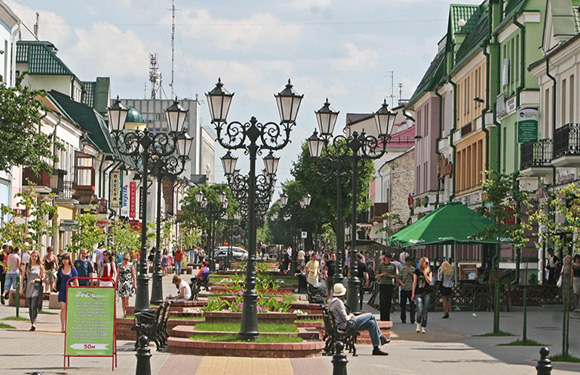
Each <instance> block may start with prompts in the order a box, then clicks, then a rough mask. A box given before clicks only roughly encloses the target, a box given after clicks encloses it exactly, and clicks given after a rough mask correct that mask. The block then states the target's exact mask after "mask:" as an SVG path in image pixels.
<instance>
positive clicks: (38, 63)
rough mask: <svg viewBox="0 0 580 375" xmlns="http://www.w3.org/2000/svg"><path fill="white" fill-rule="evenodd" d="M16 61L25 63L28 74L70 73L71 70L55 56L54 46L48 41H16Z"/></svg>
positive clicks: (71, 73) (71, 74)
mask: <svg viewBox="0 0 580 375" xmlns="http://www.w3.org/2000/svg"><path fill="white" fill-rule="evenodd" d="M16 46H17V48H16V62H17V63H27V64H28V72H29V73H30V74H43V75H70V76H74V74H73V72H72V71H71V70H70V69H69V68H68V67H67V66H66V65H65V63H63V62H62V60H61V59H60V58H58V56H56V47H55V46H54V44H52V43H50V42H41V41H22V40H20V41H18V42H16Z"/></svg>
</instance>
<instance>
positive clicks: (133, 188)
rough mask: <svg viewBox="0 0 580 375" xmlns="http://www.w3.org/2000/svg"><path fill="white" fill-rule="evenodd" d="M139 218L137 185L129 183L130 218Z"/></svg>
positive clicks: (133, 182) (132, 182)
mask: <svg viewBox="0 0 580 375" xmlns="http://www.w3.org/2000/svg"><path fill="white" fill-rule="evenodd" d="M136 216H137V183H136V182H135V181H131V183H129V217H133V218H134V217H136Z"/></svg>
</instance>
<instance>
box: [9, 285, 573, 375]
mask: <svg viewBox="0 0 580 375" xmlns="http://www.w3.org/2000/svg"><path fill="white" fill-rule="evenodd" d="M164 288H165V291H166V294H168V293H169V292H173V288H172V286H171V285H170V283H169V281H168V280H165V282H164ZM45 305H46V304H45ZM365 308H366V309H369V310H372V309H370V308H369V307H368V306H365ZM52 312H58V311H57V310H52ZM14 314H15V308H14V307H7V306H0V319H4V318H6V317H9V316H14ZM20 316H23V317H27V316H28V315H27V309H26V308H23V309H21V310H20ZM561 317H562V315H561V308H560V307H559V306H548V307H543V308H541V307H533V308H530V313H529V316H528V327H529V333H528V337H529V338H530V339H534V340H536V341H540V342H542V343H544V344H547V345H550V350H551V352H552V354H555V353H560V352H561V329H560V327H561ZM392 318H393V319H394V329H393V331H394V335H393V340H392V342H391V343H390V344H388V345H386V346H385V347H384V348H385V350H387V351H388V352H389V353H390V355H389V356H388V357H376V356H372V355H370V353H371V350H372V348H371V347H370V346H368V345H360V346H359V347H358V352H359V356H357V357H352V356H350V355H349V356H348V361H349V363H348V366H347V368H348V373H349V374H351V375H352V374H354V375H374V374H377V375H378V374H380V375H384V374H385V373H397V374H418V373H422V372H428V373H429V374H430V375H438V374H441V375H443V374H445V375H447V374H467V375H470V374H474V375H485V374H494V375H495V374H497V375H499V374H510V375H511V374H513V375H532V374H535V373H536V371H535V368H534V366H535V361H536V360H537V358H538V351H539V348H538V347H505V346H497V345H498V344H500V343H508V342H511V341H513V340H515V339H516V338H517V337H481V336H475V335H480V334H483V333H486V332H489V331H491V327H492V321H493V314H492V313H490V312H475V313H474V312H471V311H464V312H454V313H452V314H451V318H450V319H446V320H442V319H441V314H440V313H430V314H429V326H428V328H427V330H428V332H427V334H425V335H422V334H417V333H415V331H414V328H415V327H414V325H411V324H401V323H400V321H399V319H398V313H394V314H392ZM1 321H2V322H3V323H7V324H11V325H13V326H15V327H16V329H15V330H7V329H0V375H4V374H6V375H13V374H31V373H32V372H34V371H40V372H41V373H42V374H43V375H49V374H50V375H52V374H75V375H76V374H89V375H93V374H94V375H97V374H99V375H100V374H122V375H125V374H135V366H136V358H135V352H134V351H133V350H132V348H133V343H132V342H129V341H119V342H118V348H119V350H118V352H119V353H118V362H119V366H118V368H117V369H115V371H114V372H112V371H111V361H110V359H109V358H71V366H72V367H71V368H67V369H66V370H63V367H62V365H63V356H62V353H63V345H64V342H63V335H62V334H61V333H60V332H59V330H60V326H59V317H58V315H46V314H42V315H40V316H39V321H38V324H37V326H38V328H37V330H36V332H29V331H28V328H29V324H28V322H26V321H5V320H1ZM521 327H522V312H521V311H518V310H516V311H513V312H504V313H502V314H501V329H502V330H504V331H508V332H511V333H514V334H520V331H521ZM151 350H152V353H153V357H152V358H151V367H152V373H153V374H168V375H172V374H203V375H209V374H226V373H227V374H234V375H237V374H240V375H252V374H260V375H269V374H273V375H286V374H299V375H302V374H316V375H323V374H331V373H332V363H331V358H330V357H318V358H307V359H268V358H235V357H197V356H187V355H174V354H169V353H167V352H156V351H155V349H154V346H152V347H151ZM570 352H571V354H573V355H575V356H578V357H580V314H575V315H574V318H573V319H571V325H570ZM554 367H555V370H554V371H553V372H552V373H553V374H562V375H568V374H578V373H580V364H565V363H555V364H554Z"/></svg>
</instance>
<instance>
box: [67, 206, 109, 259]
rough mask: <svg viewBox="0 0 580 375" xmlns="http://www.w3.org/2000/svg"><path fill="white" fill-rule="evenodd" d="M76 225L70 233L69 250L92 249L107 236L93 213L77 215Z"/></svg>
mask: <svg viewBox="0 0 580 375" xmlns="http://www.w3.org/2000/svg"><path fill="white" fill-rule="evenodd" d="M76 219H77V221H78V225H76V230H77V231H76V232H74V233H73V235H72V242H73V245H72V246H71V250H73V251H79V250H80V249H87V250H89V251H90V250H92V249H93V248H94V247H95V246H96V245H98V244H99V243H102V242H105V238H106V237H107V236H106V234H105V231H104V230H103V228H101V227H99V226H98V222H99V219H98V217H97V216H96V215H95V214H92V213H85V214H80V215H77V217H76Z"/></svg>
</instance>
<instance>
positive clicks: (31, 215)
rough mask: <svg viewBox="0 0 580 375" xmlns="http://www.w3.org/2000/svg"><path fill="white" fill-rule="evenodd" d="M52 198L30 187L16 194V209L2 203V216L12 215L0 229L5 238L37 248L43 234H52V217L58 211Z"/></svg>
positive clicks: (14, 243) (14, 242)
mask: <svg viewBox="0 0 580 375" xmlns="http://www.w3.org/2000/svg"><path fill="white" fill-rule="evenodd" d="M51 198H52V195H46V196H41V195H40V194H39V193H37V192H36V190H34V189H30V190H26V191H23V192H22V193H18V194H16V195H15V201H16V202H18V203H17V208H16V209H14V208H12V207H8V206H5V205H2V208H1V211H2V216H3V217H6V216H9V217H10V221H9V222H8V223H6V224H4V226H3V228H2V229H1V230H0V232H1V233H2V238H3V240H5V241H12V243H13V246H18V247H21V248H30V247H32V248H36V246H37V244H38V243H39V242H40V238H41V237H42V236H45V235H49V234H52V228H53V227H52V218H53V216H54V215H56V212H57V211H56V207H54V206H53V205H52V203H51ZM26 243H28V244H29V245H28V246H26Z"/></svg>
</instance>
